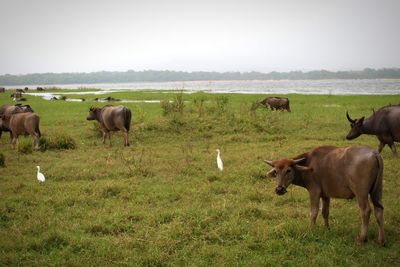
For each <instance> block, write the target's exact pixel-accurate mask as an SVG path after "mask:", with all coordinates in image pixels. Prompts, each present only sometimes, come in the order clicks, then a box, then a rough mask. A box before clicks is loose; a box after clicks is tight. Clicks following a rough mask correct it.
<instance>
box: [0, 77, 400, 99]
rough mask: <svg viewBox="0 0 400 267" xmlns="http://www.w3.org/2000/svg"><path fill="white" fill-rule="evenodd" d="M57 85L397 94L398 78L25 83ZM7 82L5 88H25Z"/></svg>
mask: <svg viewBox="0 0 400 267" xmlns="http://www.w3.org/2000/svg"><path fill="white" fill-rule="evenodd" d="M37 86H42V87H52V86H55V87H58V88H63V89H67V88H68V89H80V88H85V89H87V88H97V89H103V90H118V89H124V90H144V89H154V90H186V91H192V92H196V91H204V92H211V93H242V94H250V93H267V94H268V93H276V94H289V93H298V94H333V95H351V94H357V95H377V94H379V95H385V94H400V80H399V79H393V80H389V79H370V80H266V81H265V80H263V81H185V82H137V83H98V84H62V85H27V87H30V88H36V87H37ZM24 87H25V86H8V87H7V88H24Z"/></svg>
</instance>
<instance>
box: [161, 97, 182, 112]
mask: <svg viewBox="0 0 400 267" xmlns="http://www.w3.org/2000/svg"><path fill="white" fill-rule="evenodd" d="M161 108H162V110H163V115H164V116H167V115H170V114H176V113H180V114H182V113H183V110H184V108H185V101H184V100H183V93H182V92H181V93H180V94H178V95H176V96H175V98H174V101H172V102H170V101H169V100H163V101H161Z"/></svg>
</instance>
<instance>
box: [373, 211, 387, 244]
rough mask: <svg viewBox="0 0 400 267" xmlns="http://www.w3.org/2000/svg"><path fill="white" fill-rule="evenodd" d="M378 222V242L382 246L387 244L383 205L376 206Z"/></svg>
mask: <svg viewBox="0 0 400 267" xmlns="http://www.w3.org/2000/svg"><path fill="white" fill-rule="evenodd" d="M374 213H375V218H376V222H377V223H378V227H379V230H378V231H379V233H378V243H379V244H380V245H381V246H384V245H385V230H384V229H383V209H382V208H381V207H376V206H375V207H374Z"/></svg>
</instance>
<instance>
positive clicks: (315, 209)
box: [310, 192, 319, 226]
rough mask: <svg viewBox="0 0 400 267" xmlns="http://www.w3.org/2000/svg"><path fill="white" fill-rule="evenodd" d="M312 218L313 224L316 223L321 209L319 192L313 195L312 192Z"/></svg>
mask: <svg viewBox="0 0 400 267" xmlns="http://www.w3.org/2000/svg"><path fill="white" fill-rule="evenodd" d="M310 208H311V211H310V220H311V226H314V225H315V222H316V220H317V216H318V211H319V194H318V195H317V194H315V195H313V194H312V193H311V192H310Z"/></svg>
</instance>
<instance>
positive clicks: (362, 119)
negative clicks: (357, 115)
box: [357, 117, 365, 125]
mask: <svg viewBox="0 0 400 267" xmlns="http://www.w3.org/2000/svg"><path fill="white" fill-rule="evenodd" d="M364 119H365V117H362V118H361V119H359V120H358V121H357V124H359V125H362V124H363V122H364Z"/></svg>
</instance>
